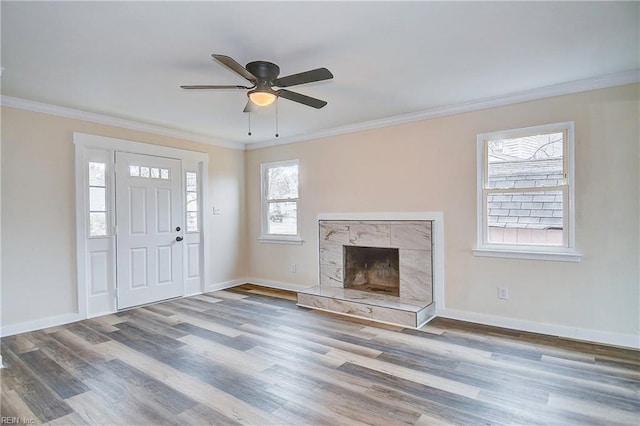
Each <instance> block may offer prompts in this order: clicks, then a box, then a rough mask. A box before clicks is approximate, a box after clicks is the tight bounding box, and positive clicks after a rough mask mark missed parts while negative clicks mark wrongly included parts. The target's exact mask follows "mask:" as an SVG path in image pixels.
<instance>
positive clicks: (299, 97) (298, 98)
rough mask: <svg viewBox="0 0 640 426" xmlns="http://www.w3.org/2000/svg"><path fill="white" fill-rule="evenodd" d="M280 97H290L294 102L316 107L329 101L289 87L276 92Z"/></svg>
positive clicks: (318, 107)
mask: <svg viewBox="0 0 640 426" xmlns="http://www.w3.org/2000/svg"><path fill="white" fill-rule="evenodd" d="M276 93H277V94H278V96H279V97H281V98H285V99H289V100H290V101H293V102H298V103H301V104H304V105H307V106H310V107H313V108H316V109H320V108H322V107H323V106H325V105H326V104H327V103H326V102H325V101H322V100H320V99H316V98H312V97H311V96H307V95H303V94H301V93H296V92H292V91H290V90H287V89H280V90H278V91H277V92H276Z"/></svg>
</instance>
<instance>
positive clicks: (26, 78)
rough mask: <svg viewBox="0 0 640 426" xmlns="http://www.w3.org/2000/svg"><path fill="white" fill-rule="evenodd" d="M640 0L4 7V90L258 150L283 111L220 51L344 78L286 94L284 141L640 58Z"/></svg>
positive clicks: (611, 68) (595, 72)
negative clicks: (219, 87)
mask: <svg viewBox="0 0 640 426" xmlns="http://www.w3.org/2000/svg"><path fill="white" fill-rule="evenodd" d="M639 6H640V3H638V2H622V3H614V2H603V3H596V2H586V3H582V2H557V3H542V2H518V3H513V2H497V3H489V2H469V3H467V2H402V3H400V2H314V3H311V2H264V1H263V2H255V3H253V2H252V3H249V2H153V3H151V2H100V3H98V2H37V3H36V2H9V1H4V0H3V1H2V2H1V3H0V8H1V9H0V12H1V15H2V28H1V31H2V33H1V36H2V38H1V41H2V62H1V65H2V67H3V68H4V70H3V72H2V79H1V84H2V88H1V92H2V95H4V96H9V97H15V98H21V99H26V100H31V101H36V102H42V103H46V104H53V105H58V106H63V107H68V108H74V109H78V110H82V111H87V112H93V113H98V114H104V115H108V116H112V117H117V118H122V119H127V120H133V121H137V122H140V123H146V124H152V125H156V126H161V127H164V128H168V129H173V130H180V131H184V132H189V133H192V134H196V135H203V136H207V137H210V138H211V140H213V141H220V142H238V143H241V144H249V143H254V142H262V143H264V142H265V141H271V140H273V139H274V133H275V109H274V108H273V107H268V108H266V109H264V110H261V111H260V112H258V113H255V114H251V120H252V132H253V135H252V136H248V135H247V124H248V123H247V122H248V120H247V114H245V113H243V112H242V109H243V108H244V105H245V103H246V99H247V98H246V93H245V91H240V90H237V91H191V92H188V91H184V90H182V89H180V88H179V87H178V86H180V85H183V84H246V81H245V80H244V79H242V78H241V77H239V76H237V75H236V74H234V73H233V72H231V71H229V70H228V69H227V68H225V67H223V66H222V65H220V64H219V63H217V62H215V61H213V60H212V59H211V54H212V53H219V54H224V55H229V56H231V57H233V58H234V59H236V60H237V61H238V62H240V63H241V64H242V65H245V64H246V63H247V62H250V61H254V60H267V61H271V62H275V63H277V64H278V65H279V66H280V68H281V76H284V75H289V74H294V73H298V72H302V71H306V70H309V69H313V68H318V67H327V68H328V69H329V70H331V71H332V73H333V74H334V76H335V78H334V79H333V80H329V81H324V82H318V83H312V84H307V85H303V86H296V87H292V88H290V89H291V90H294V91H298V92H300V93H304V94H306V95H310V96H313V97H317V98H320V99H324V100H326V101H327V102H328V105H327V106H326V107H325V108H323V109H321V110H316V109H313V108H309V107H306V106H303V105H300V104H297V103H293V102H290V101H287V100H284V99H283V100H281V101H280V102H279V107H278V108H279V133H280V136H281V138H292V137H293V138H295V137H299V136H302V135H308V134H320V133H322V132H327V131H330V130H331V129H336V128H342V127H344V126H350V125H354V124H357V123H363V122H370V121H372V120H381V119H385V118H389V117H396V116H401V115H405V114H411V113H416V112H421V111H426V110H430V109H434V108H439V107H446V106H451V105H458V104H462V103H467V102H473V101H478V100H483V99H487V98H493V97H500V96H505V95H509V94H513V93H516V92H521V91H528V90H532V89H536V88H541V87H546V86H550V85H556V84H561V83H566V82H571V81H575V80H582V79H591V78H596V77H602V76H606V75H610V74H614V73H620V72H624V71H632V70H637V69H638V68H639V67H640V66H639V21H640V8H639Z"/></svg>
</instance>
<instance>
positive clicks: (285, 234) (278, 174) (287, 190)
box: [260, 160, 302, 243]
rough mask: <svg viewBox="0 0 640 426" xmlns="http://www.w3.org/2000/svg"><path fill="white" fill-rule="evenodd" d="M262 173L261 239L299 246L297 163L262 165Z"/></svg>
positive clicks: (295, 161)
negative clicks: (297, 244)
mask: <svg viewBox="0 0 640 426" xmlns="http://www.w3.org/2000/svg"><path fill="white" fill-rule="evenodd" d="M260 169H261V173H262V238H261V239H262V240H267V241H276V242H293V243H301V242H302V241H301V240H300V236H299V231H298V201H299V199H298V160H290V161H281V162H277V163H265V164H262V165H261V166H260Z"/></svg>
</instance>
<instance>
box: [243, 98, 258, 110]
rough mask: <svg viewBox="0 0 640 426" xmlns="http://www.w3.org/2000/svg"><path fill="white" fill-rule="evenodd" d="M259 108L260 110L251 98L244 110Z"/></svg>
mask: <svg viewBox="0 0 640 426" xmlns="http://www.w3.org/2000/svg"><path fill="white" fill-rule="evenodd" d="M257 110H258V107H256V104H254V103H253V102H251V100H248V101H247V104H246V105H245V106H244V109H243V110H242V112H256V111H257Z"/></svg>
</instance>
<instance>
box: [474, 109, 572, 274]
mask: <svg viewBox="0 0 640 426" xmlns="http://www.w3.org/2000/svg"><path fill="white" fill-rule="evenodd" d="M560 132H562V133H564V143H563V174H564V176H563V182H562V183H561V184H560V185H557V186H551V187H540V188H532V187H526V188H516V189H512V190H511V189H506V190H505V189H501V188H489V187H488V181H489V179H488V173H489V167H488V166H489V161H488V141H490V140H495V139H511V138H518V137H524V136H531V135H536V134H544V133H560ZM476 144H477V146H476V147H477V191H476V192H477V219H476V223H477V242H476V247H475V248H474V249H473V253H474V255H476V256H488V257H506V258H516V259H532V260H556V261H569V262H579V261H580V260H581V256H582V255H581V254H580V253H578V252H577V251H576V248H575V200H574V198H575V170H574V164H575V147H574V145H575V125H574V122H573V121H567V122H561V123H552V124H545V125H541V126H531V127H524V128H519V129H510V130H501V131H497V132H490V133H481V134H478V135H477V140H476ZM541 190H545V191H554V190H555V191H558V190H559V191H562V192H563V245H561V246H552V245H540V244H536V245H533V244H503V243H491V242H489V241H488V234H489V227H488V209H487V199H488V195H489V194H491V193H497V192H533V191H541Z"/></svg>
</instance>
